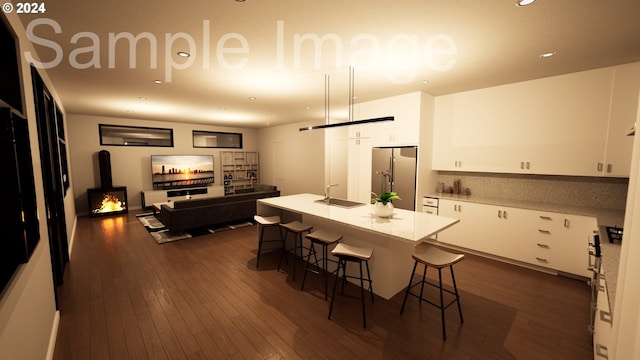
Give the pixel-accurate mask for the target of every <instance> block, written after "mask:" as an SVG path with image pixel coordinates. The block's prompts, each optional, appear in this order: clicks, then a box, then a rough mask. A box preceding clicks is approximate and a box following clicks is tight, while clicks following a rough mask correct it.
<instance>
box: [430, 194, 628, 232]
mask: <svg viewBox="0 0 640 360" xmlns="http://www.w3.org/2000/svg"><path fill="white" fill-rule="evenodd" d="M428 197H432V198H440V199H447V200H456V201H466V202H473V203H480V204H487V205H498V206H509V207H515V208H521V209H529V210H540V211H549V212H557V213H564V214H571V215H580V216H593V217H596V218H597V219H598V225H599V226H613V225H617V226H622V225H623V224H624V209H603V208H593V207H586V206H574V205H562V204H553V203H547V202H538V201H526V200H513V199H505V198H492V197H485V196H474V195H458V194H446V193H438V194H433V195H430V196H428Z"/></svg>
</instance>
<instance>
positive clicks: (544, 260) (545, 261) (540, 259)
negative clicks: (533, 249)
mask: <svg viewBox="0 0 640 360" xmlns="http://www.w3.org/2000/svg"><path fill="white" fill-rule="evenodd" d="M536 260H538V261H540V262H543V263H545V264H546V263H548V262H549V260H547V259H545V258H541V257H537V256H536Z"/></svg>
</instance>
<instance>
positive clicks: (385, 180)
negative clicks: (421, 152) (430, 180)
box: [371, 146, 418, 210]
mask: <svg viewBox="0 0 640 360" xmlns="http://www.w3.org/2000/svg"><path fill="white" fill-rule="evenodd" d="M371 155H372V156H371V159H372V160H371V161H372V162H371V170H372V174H371V191H373V192H375V193H376V194H380V193H381V192H387V191H395V192H396V193H398V196H400V198H401V199H402V200H393V207H395V208H399V209H407V210H415V205H416V168H417V159H418V148H417V147H416V146H406V147H375V148H373V149H372V154H371Z"/></svg>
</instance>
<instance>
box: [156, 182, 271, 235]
mask: <svg viewBox="0 0 640 360" xmlns="http://www.w3.org/2000/svg"><path fill="white" fill-rule="evenodd" d="M276 196H280V191H279V190H277V188H276V187H275V186H273V185H263V184H256V185H255V187H254V189H253V191H251V192H246V193H242V194H234V195H227V196H219V197H211V198H205V199H190V200H178V201H174V202H173V207H171V206H167V205H162V208H161V209H160V212H159V213H158V214H157V217H158V219H159V220H160V221H161V222H162V223H163V224H164V225H165V226H166V227H167V228H168V229H169V231H182V230H186V229H191V228H196V227H201V226H207V225H218V224H224V223H230V222H235V221H241V220H245V219H252V218H253V216H254V215H255V214H256V201H257V200H258V199H263V198H268V197H276Z"/></svg>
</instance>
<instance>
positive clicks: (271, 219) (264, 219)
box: [253, 215, 288, 270]
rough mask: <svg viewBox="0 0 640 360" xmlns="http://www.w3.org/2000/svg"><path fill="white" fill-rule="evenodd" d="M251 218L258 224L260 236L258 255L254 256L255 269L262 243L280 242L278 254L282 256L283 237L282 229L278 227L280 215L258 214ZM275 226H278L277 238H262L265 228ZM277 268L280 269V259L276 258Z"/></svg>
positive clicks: (258, 262)
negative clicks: (278, 235)
mask: <svg viewBox="0 0 640 360" xmlns="http://www.w3.org/2000/svg"><path fill="white" fill-rule="evenodd" d="M253 219H254V220H255V221H256V222H257V223H258V224H259V226H260V236H258V256H257V258H256V269H257V268H258V265H260V254H261V253H262V245H263V244H264V243H271V242H279V243H280V248H281V253H280V256H282V253H283V252H284V238H283V237H282V229H281V228H280V216H260V215H255V216H254V217H253ZM275 227H277V228H278V232H279V234H280V237H279V238H278V239H274V240H265V239H264V230H265V229H267V228H275ZM285 260H286V257H285ZM287 262H288V261H287ZM278 270H280V259H278Z"/></svg>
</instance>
